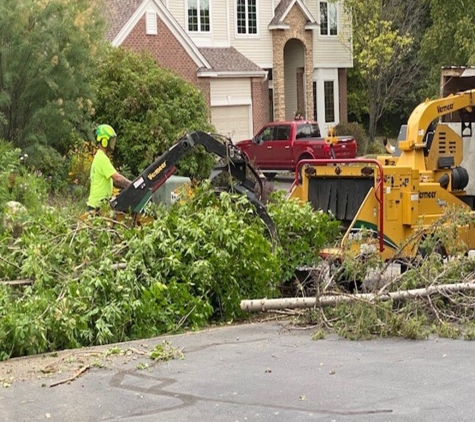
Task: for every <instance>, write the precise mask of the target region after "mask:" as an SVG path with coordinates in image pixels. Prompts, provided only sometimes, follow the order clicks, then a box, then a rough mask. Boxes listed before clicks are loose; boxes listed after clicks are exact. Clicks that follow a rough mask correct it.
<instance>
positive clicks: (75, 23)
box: [0, 0, 103, 153]
mask: <svg viewBox="0 0 475 422" xmlns="http://www.w3.org/2000/svg"><path fill="white" fill-rule="evenodd" d="M100 7H101V2H97V1H93V0H77V1H75V2H68V1H64V0H52V1H47V2H45V1H36V0H22V1H15V2H11V1H6V0H3V1H1V2H0V41H1V42H0V74H1V75H2V77H1V79H0V93H1V95H0V136H2V137H3V138H4V139H6V140H8V141H12V142H13V143H14V144H15V146H19V147H27V146H30V145H32V144H36V143H38V142H40V143H43V144H48V145H49V146H51V147H53V148H55V149H57V150H58V151H59V152H60V153H64V152H66V150H67V148H68V143H69V141H70V140H71V138H72V134H73V133H74V132H75V131H76V130H84V129H85V127H86V126H87V121H88V119H89V117H90V116H91V114H92V112H93V109H92V101H91V98H92V90H91V85H90V81H91V80H92V75H93V69H94V66H93V65H92V59H93V58H94V55H95V54H97V52H98V51H99V50H98V43H99V42H100V40H102V38H103V36H102V34H103V33H102V23H101V22H100V21H98V18H97V17H98V16H101V14H100V13H99V8H100Z"/></svg>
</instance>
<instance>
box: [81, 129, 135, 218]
mask: <svg viewBox="0 0 475 422" xmlns="http://www.w3.org/2000/svg"><path fill="white" fill-rule="evenodd" d="M95 135H96V141H97V143H98V150H97V152H96V154H95V155H94V160H93V161H92V164H91V172H90V179H91V189H90V192H89V199H88V200H87V208H88V210H89V211H92V210H97V209H98V208H99V207H100V206H101V203H102V202H104V201H108V200H109V199H110V198H111V197H112V189H113V187H114V186H115V187H118V188H126V187H127V186H129V185H130V184H131V183H132V182H131V181H130V180H129V179H127V178H125V177H124V176H122V175H121V174H120V173H118V172H117V170H116V169H115V168H114V166H113V165H112V163H111V160H110V158H109V157H108V155H107V154H108V153H111V152H112V151H113V150H114V148H115V141H116V137H117V134H116V133H115V130H114V129H113V128H112V126H109V125H99V126H98V127H97V129H96V133H95Z"/></svg>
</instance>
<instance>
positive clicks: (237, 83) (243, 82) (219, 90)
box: [210, 78, 251, 106]
mask: <svg viewBox="0 0 475 422" xmlns="http://www.w3.org/2000/svg"><path fill="white" fill-rule="evenodd" d="M210 90H211V92H210V94H211V95H210V96H211V106H214V105H238V104H248V105H249V104H251V80H250V79H249V78H230V79H211V86H210Z"/></svg>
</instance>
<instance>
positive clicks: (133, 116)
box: [95, 48, 214, 178]
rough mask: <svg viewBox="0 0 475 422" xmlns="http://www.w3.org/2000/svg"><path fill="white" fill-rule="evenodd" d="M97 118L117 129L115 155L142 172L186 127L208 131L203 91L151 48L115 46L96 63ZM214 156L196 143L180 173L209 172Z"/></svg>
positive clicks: (202, 174)
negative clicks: (150, 52) (157, 57)
mask: <svg viewBox="0 0 475 422" xmlns="http://www.w3.org/2000/svg"><path fill="white" fill-rule="evenodd" d="M96 82H97V92H98V98H97V102H96V104H95V108H96V122H97V123H108V124H110V125H112V126H113V127H114V129H115V130H116V132H117V134H118V137H117V145H116V151H115V159H116V164H117V166H118V167H120V166H121V165H127V166H129V168H130V171H131V172H132V174H134V175H135V174H138V173H139V172H141V171H142V170H143V169H144V168H145V167H147V166H148V165H150V164H151V163H152V162H153V161H154V160H155V159H156V158H157V157H158V156H159V155H161V154H163V153H164V152H165V151H166V150H168V148H169V147H170V146H171V145H172V144H173V143H174V142H175V141H177V140H178V139H179V138H180V137H181V136H182V135H183V134H184V133H185V132H191V131H193V130H202V131H205V132H206V131H210V130H212V126H211V125H210V124H209V121H208V109H207V106H206V102H205V100H204V97H203V94H202V92H201V91H200V90H199V89H197V88H196V87H194V86H193V85H192V84H190V83H189V82H187V81H185V80H183V79H182V78H181V77H179V76H178V75H177V74H175V73H173V72H171V71H170V70H167V69H164V68H160V67H159V66H157V63H156V61H155V60H154V59H153V57H151V56H150V55H148V54H145V53H143V54H135V53H133V52H130V51H128V50H126V49H123V48H111V49H110V50H109V53H108V54H105V55H104V56H103V58H102V60H101V61H100V62H99V63H98V78H97V81H96ZM213 163H214V159H213V157H212V156H210V155H209V154H207V153H205V152H204V151H203V150H202V149H201V148H196V149H194V150H193V151H192V153H191V154H189V155H188V156H187V157H185V158H184V159H182V160H181V161H180V163H179V166H178V173H179V174H181V175H185V176H189V177H192V178H206V177H208V176H209V174H210V171H211V168H212V166H213Z"/></svg>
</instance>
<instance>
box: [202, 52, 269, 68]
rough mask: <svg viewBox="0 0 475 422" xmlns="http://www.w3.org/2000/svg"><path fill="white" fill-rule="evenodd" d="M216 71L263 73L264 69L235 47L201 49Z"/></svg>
mask: <svg viewBox="0 0 475 422" xmlns="http://www.w3.org/2000/svg"><path fill="white" fill-rule="evenodd" d="M199 50H200V52H201V54H203V56H204V57H205V59H206V60H207V61H208V63H209V64H210V65H211V67H212V68H213V70H214V71H217V72H262V71H263V69H262V68H260V67H259V66H258V65H257V64H255V63H254V62H252V61H251V60H249V59H248V58H247V57H245V56H243V55H242V54H241V53H240V52H239V51H237V50H236V49H235V48H234V47H216V48H210V47H203V48H200V49H199Z"/></svg>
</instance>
